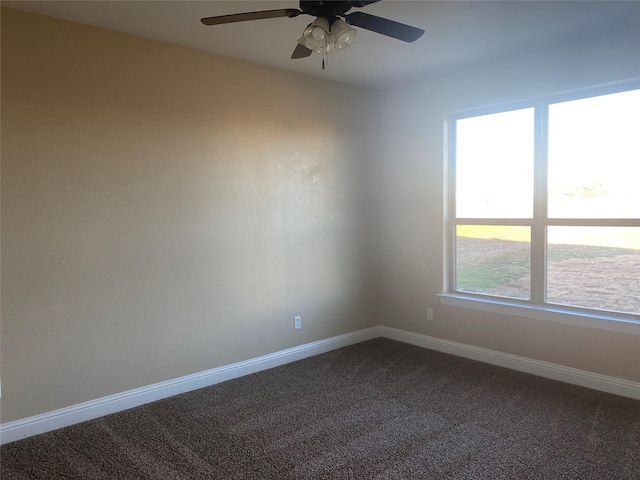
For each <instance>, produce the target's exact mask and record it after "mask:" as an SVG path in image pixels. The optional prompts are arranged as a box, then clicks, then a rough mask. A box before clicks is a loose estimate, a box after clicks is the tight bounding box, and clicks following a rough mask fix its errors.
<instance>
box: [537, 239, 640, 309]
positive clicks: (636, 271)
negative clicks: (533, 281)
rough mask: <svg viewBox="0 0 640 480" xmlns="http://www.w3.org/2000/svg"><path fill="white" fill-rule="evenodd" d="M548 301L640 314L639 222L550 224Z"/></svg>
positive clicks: (548, 240)
mask: <svg viewBox="0 0 640 480" xmlns="http://www.w3.org/2000/svg"><path fill="white" fill-rule="evenodd" d="M547 242H548V245H547V302H550V303H557V304H562V305H572V306H576V307H585V308H594V309H598V310H611V311H616V312H624V313H635V314H640V228H634V227H549V229H548V233H547Z"/></svg>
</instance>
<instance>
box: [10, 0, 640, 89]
mask: <svg viewBox="0 0 640 480" xmlns="http://www.w3.org/2000/svg"><path fill="white" fill-rule="evenodd" d="M2 5H3V6H8V7H11V8H19V9H21V10H27V11H31V12H36V13H42V14H45V15H50V16H53V17H59V18H64V19H67V20H72V21H75V22H80V23H86V24H89V25H94V26H98V27H102V28H106V29H110V30H116V31H120V32H126V33H130V34H133V35H138V36H141V37H147V38H152V39H155V40H161V41H164V42H169V43H174V44H177V45H183V46H186V47H191V48H195V49H198V50H204V51H207V52H211V53H215V54H220V55H226V56H229V57H235V58H239V59H243V60H248V61H251V62H255V63H259V64H264V65H271V66H274V67H277V68H283V69H287V70H291V71H296V72H300V73H305V74H309V75H315V76H320V77H324V78H330V79H333V80H337V81H342V82H348V83H352V84H355V85H364V86H369V87H380V86H386V85H389V84H392V83H396V82H399V81H404V80H407V79H413V78H417V77H419V76H425V75H433V74H438V73H442V72H444V71H447V70H451V69H455V68H460V67H461V66H464V65H469V64H478V63H481V62H486V61H490V60H496V59H500V58H506V57H510V56H514V55H518V54H520V53H523V52H527V51H534V50H538V49H541V48H550V47H552V46H553V45H556V44H559V43H563V42H576V41H582V40H586V39H587V38H591V37H594V36H596V37H597V36H604V35H611V34H613V33H615V32H618V31H620V30H626V29H632V28H633V29H639V28H640V1H603V2H598V1H559V2H555V1H500V2H498V1H452V0H448V1H397V0H384V1H381V2H379V3H375V4H372V5H368V6H367V7H364V8H363V9H362V11H364V12H368V13H371V14H374V15H378V16H382V17H386V18H390V19H392V20H396V21H399V22H402V23H407V24H410V25H413V26H416V27H419V28H422V29H424V30H425V31H426V33H425V35H424V36H423V37H422V38H420V39H419V40H418V41H416V42H415V43H411V44H408V43H404V42H401V41H398V40H395V39H392V38H388V37H384V36H382V35H379V34H376V33H373V32H369V31H367V30H363V29H361V28H359V29H358V32H359V34H358V40H357V41H356V43H355V44H354V45H353V46H351V47H350V48H349V49H347V50H345V51H342V52H338V53H335V54H332V55H331V56H330V57H329V64H328V67H327V69H325V70H324V71H323V70H322V68H321V60H320V56H319V55H318V54H313V55H312V56H311V57H308V58H304V59H298V60H291V59H290V56H291V52H292V51H293V49H294V47H295V45H296V40H297V39H298V37H299V36H300V34H301V33H302V31H303V30H304V28H305V26H306V25H307V24H308V23H309V22H310V21H312V17H309V16H306V15H300V16H299V17H297V18H275V19H268V20H255V21H250V22H243V23H233V24H227V25H217V26H210V27H207V26H204V25H202V24H201V23H200V18H202V17H209V16H215V15H225V14H230V13H241V12H248V11H258V10H270V9H280V8H298V6H299V5H298V2H297V1H296V0H287V1H282V0H275V1H272V0H263V1H237V0H234V1H190V0H178V1H154V0H142V1H132V0H127V1H113V0H111V1H55V0H47V1H17V2H14V1H4V0H3V1H2Z"/></svg>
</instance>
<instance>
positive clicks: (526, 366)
mask: <svg viewBox="0 0 640 480" xmlns="http://www.w3.org/2000/svg"><path fill="white" fill-rule="evenodd" d="M378 337H384V338H388V339H391V340H396V341H399V342H404V343H409V344H411V345H416V346H419V347H423V348H427V349H430V350H436V351H438V352H443V353H450V354H452V355H457V356H459V357H464V358H469V359H472V360H478V361H480V362H484V363H490V364H492V365H498V366H501V367H506V368H510V369H512V370H517V371H520V372H526V373H531V374H534V375H538V376H540V377H545V378H550V379H552V380H559V381H561V382H565V383H570V384H573V385H579V386H582V387H587V388H592V389H594V390H600V391H602V392H607V393H613V394H616V395H621V396H624V397H630V398H634V399H637V400H640V383H638V382H632V381H629V380H624V379H620V378H615V377H609V376H607V375H600V374H597V373H592V372H587V371H584V370H578V369H575V368H570V367H565V366H562V365H557V364H554V363H549V362H542V361H539V360H533V359H530V358H526V357H520V356H517V355H511V354H508V353H502V352H497V351H495V350H489V349H486V348H480V347H474V346H472V345H466V344H463V343H458V342H452V341H449V340H443V339H440V338H435V337H430V336H428V335H422V334H419V333H413V332H407V331H405V330H399V329H397V328H391V327H383V326H378V327H371V328H367V329H365V330H359V331H357V332H352V333H347V334H344V335H339V336H337V337H331V338H328V339H325V340H320V341H317V342H312V343H307V344H305V345H300V346H299V347H293V348H289V349H286V350H281V351H279V352H275V353H272V354H269V355H264V356H261V357H256V358H252V359H249V360H245V361H243V362H238V363H233V364H231V365H225V366H223V367H218V368H214V369H211V370H207V371H204V372H199V373H194V374H192V375H187V376H184V377H180V378H176V379H173V380H168V381H166V382H160V383H156V384H154V385H149V386H147V387H142V388H136V389H133V390H128V391H126V392H122V393H118V394H115V395H109V396H107V397H103V398H99V399H96V400H91V401H89V402H84V403H79V404H77V405H72V406H70V407H66V408H61V409H59V410H54V411H52V412H47V413H43V414H41V415H35V416H33V417H28V418H24V419H21V420H16V421H14V422H8V423H4V424H1V425H0V444H5V443H9V442H13V441H15V440H20V439H22V438H27V437H31V436H33V435H38V434H41V433H45V432H49V431H51V430H56V429H58V428H62V427H68V426H70V425H74V424H76V423H80V422H84V421H86V420H92V419H94V418H98V417H102V416H104V415H109V414H111V413H116V412H121V411H123V410H128V409H130V408H134V407H138V406H140V405H144V404H145V403H150V402H155V401H156V400H161V399H163V398H167V397H171V396H173V395H178V394H180V393H185V392H189V391H192V390H197V389H199V388H204V387H208V386H211V385H215V384H217V383H220V382H225V381H227V380H232V379H234V378H238V377H242V376H244V375H249V374H251V373H256V372H259V371H261V370H266V369H268V368H273V367H278V366H280V365H284V364H286V363H290V362H295V361H297V360H302V359H303V358H306V357H310V356H313V355H319V354H321V353H326V352H329V351H331V350H335V349H337V348H342V347H346V346H348V345H353V344H356V343H360V342H364V341H367V340H372V339H374V338H378Z"/></svg>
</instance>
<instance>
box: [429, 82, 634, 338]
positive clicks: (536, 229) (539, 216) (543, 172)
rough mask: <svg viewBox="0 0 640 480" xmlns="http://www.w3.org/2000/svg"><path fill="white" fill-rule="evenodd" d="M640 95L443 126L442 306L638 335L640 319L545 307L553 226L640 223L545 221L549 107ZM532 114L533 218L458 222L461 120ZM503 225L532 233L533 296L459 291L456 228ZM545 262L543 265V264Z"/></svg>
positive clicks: (520, 105) (571, 96) (598, 90)
mask: <svg viewBox="0 0 640 480" xmlns="http://www.w3.org/2000/svg"><path fill="white" fill-rule="evenodd" d="M635 89H640V79H635V80H632V81H626V82H620V83H615V84H609V85H605V86H599V87H595V88H589V89H583V90H579V91H573V92H568V93H562V94H557V95H549V96H545V97H539V98H537V99H533V100H527V101H522V102H514V103H509V104H504V105H498V106H493V107H488V108H479V109H474V110H469V111H463V112H455V113H452V114H450V115H449V116H448V118H447V121H446V122H445V162H446V169H447V170H446V172H447V176H448V184H447V188H445V199H444V200H445V222H444V225H445V228H444V233H445V258H446V262H445V269H444V271H445V279H444V285H443V291H444V293H443V294H441V295H439V297H440V301H441V302H442V303H443V304H446V305H453V306H458V307H463V308H472V309H476V310H483V311H490V312H496V313H501V314H507V315H515V316H521V317H526V318H535V319H538V320H545V321H552V322H559V323H567V324H572V325H580V326H585V327H592V328H598V329H604V330H613V331H618V332H626V333H634V334H638V335H640V315H635V314H625V313H618V312H610V311H601V310H594V309H588V308H581V307H572V306H564V305H557V304H551V303H546V302H545V288H546V284H545V281H546V271H545V269H546V250H545V249H546V231H547V227H549V226H621V227H624V226H627V227H640V219H638V218H633V219H595V218H587V219H582V218H581V219H576V218H548V215H547V190H546V188H547V180H546V179H547V142H548V128H547V120H548V111H549V105H551V104H554V103H559V102H566V101H571V100H578V99H583V98H589V97H595V96H600V95H606V94H611V93H619V92H624V91H627V90H635ZM524 108H533V109H534V135H535V143H534V174H533V179H534V194H533V195H534V198H533V201H534V206H533V216H532V218H506V219H505V218H458V217H456V204H455V199H456V171H455V168H456V152H455V145H456V144H455V140H456V131H455V129H456V122H457V121H458V120H461V119H465V118H470V117H477V116H483V115H490V114H494V113H501V112H507V111H512V110H518V109H524ZM458 225H501V226H502V225H504V226H528V227H530V228H531V272H530V275H531V278H530V280H531V287H530V288H531V290H530V298H529V299H528V300H520V299H512V298H506V297H497V296H492V295H487V294H481V293H470V292H461V291H457V290H456V288H455V286H456V277H455V275H456V257H455V255H456V226H458ZM541 260H542V261H541Z"/></svg>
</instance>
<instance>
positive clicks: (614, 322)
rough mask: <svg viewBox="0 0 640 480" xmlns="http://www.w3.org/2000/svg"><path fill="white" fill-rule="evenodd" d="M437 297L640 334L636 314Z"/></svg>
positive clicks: (467, 305) (491, 309) (503, 311)
mask: <svg viewBox="0 0 640 480" xmlns="http://www.w3.org/2000/svg"><path fill="white" fill-rule="evenodd" d="M438 297H440V303H442V304H443V305H452V306H455V307H462V308H470V309H473V310H482V311H485V312H494V313H501V314H505V315H514V316H518V317H525V318H533V319H536V320H543V321H546V322H555V323H564V324H568V325H577V326H580V327H588V328H597V329H600V330H609V331H614V332H624V333H632V334H635V335H640V321H638V320H635V319H633V318H626V317H618V316H613V315H607V314H603V315H599V314H593V313H590V312H589V313H585V312H577V311H573V310H569V309H564V308H562V307H542V306H537V305H524V304H520V303H516V302H509V301H508V300H505V299H498V298H493V297H491V298H479V297H475V296H470V295H463V294H458V293H443V294H440V295H438Z"/></svg>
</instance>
